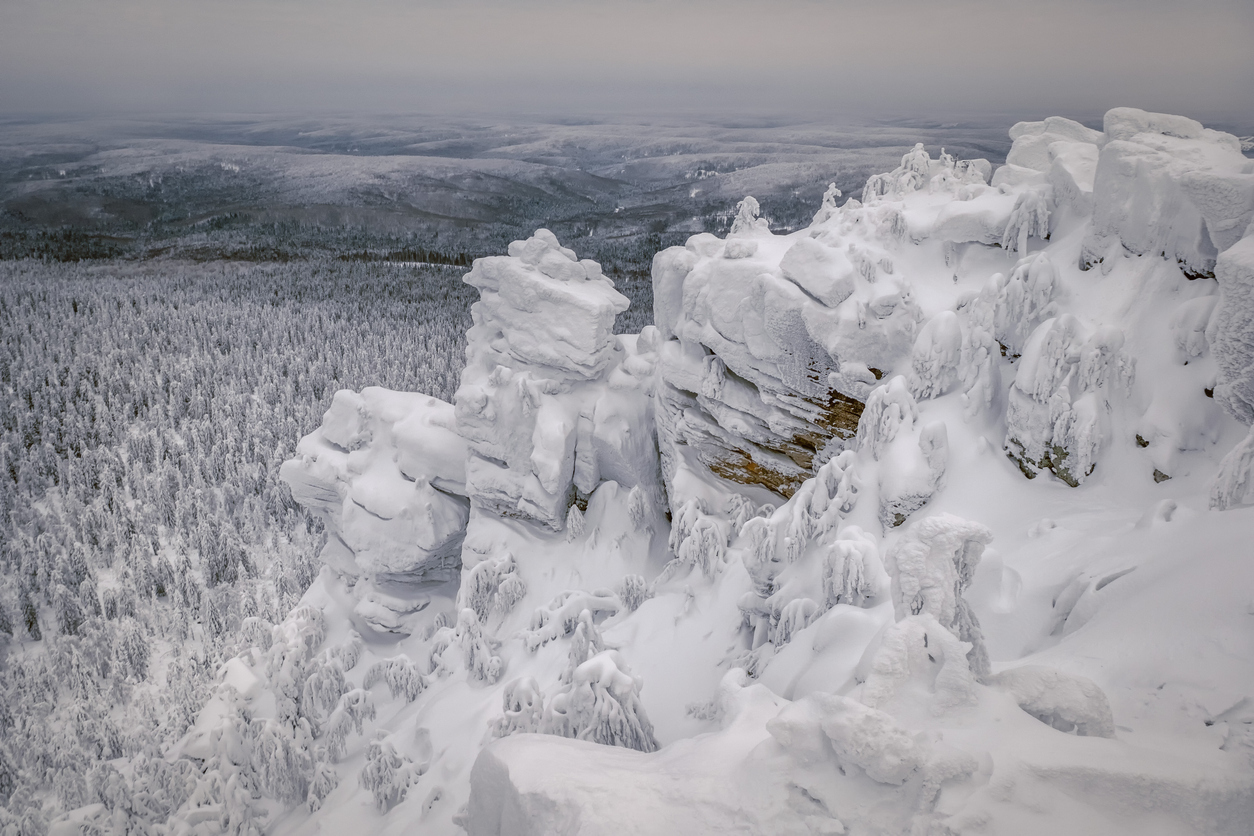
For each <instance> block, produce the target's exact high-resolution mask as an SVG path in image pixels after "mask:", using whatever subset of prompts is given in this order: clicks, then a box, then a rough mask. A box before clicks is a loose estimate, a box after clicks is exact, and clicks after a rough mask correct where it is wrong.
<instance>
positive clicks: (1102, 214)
mask: <svg viewBox="0 0 1254 836" xmlns="http://www.w3.org/2000/svg"><path fill="white" fill-rule="evenodd" d="M1103 129H1104V131H1105V136H1106V140H1105V144H1104V145H1103V146H1102V149H1101V154H1100V156H1099V158H1098V162H1097V170H1096V173H1095V176H1094V184H1093V201H1094V205H1093V225H1092V228H1091V230H1090V231H1089V233H1088V235H1087V237H1086V238H1085V240H1084V246H1083V250H1082V254H1081V258H1082V259H1083V261H1084V262H1085V263H1087V264H1094V263H1097V262H1100V261H1102V260H1103V258H1105V257H1106V256H1107V255H1108V254H1109V253H1110V252H1111V246H1112V244H1113V245H1118V246H1121V247H1122V248H1123V249H1125V250H1127V251H1128V252H1131V253H1134V254H1136V255H1144V254H1152V255H1162V256H1164V257H1166V258H1172V259H1175V260H1176V261H1178V262H1180V265H1181V267H1182V268H1183V269H1184V270H1185V271H1186V272H1187V273H1189V274H1192V275H1210V274H1211V273H1212V272H1213V271H1214V268H1215V259H1216V258H1217V257H1218V255H1219V253H1221V252H1223V251H1224V250H1226V249H1228V248H1229V247H1231V246H1232V245H1233V244H1235V243H1236V242H1237V240H1239V239H1240V238H1241V236H1242V235H1244V233H1245V230H1246V227H1248V226H1249V224H1250V220H1251V217H1254V161H1251V160H1249V159H1248V158H1246V157H1245V156H1244V155H1243V154H1242V153H1241V142H1240V140H1238V139H1237V138H1236V137H1235V136H1232V135H1231V134H1226V133H1223V132H1221V131H1215V130H1211V129H1210V128H1204V127H1202V125H1201V124H1200V123H1199V122H1195V121H1194V120H1192V119H1187V118H1185V117H1182V116H1169V115H1166V114H1161V113H1147V112H1145V111H1143V110H1137V109H1135V108H1123V107H1121V108H1115V109H1114V110H1111V111H1109V112H1108V113H1107V114H1106V117H1105V119H1104V120H1103Z"/></svg>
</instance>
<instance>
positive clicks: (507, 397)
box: [53, 108, 1254, 836]
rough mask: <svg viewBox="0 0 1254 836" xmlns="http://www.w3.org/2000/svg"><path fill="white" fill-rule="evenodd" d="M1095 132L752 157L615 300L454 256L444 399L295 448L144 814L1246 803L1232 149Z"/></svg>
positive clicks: (353, 826)
mask: <svg viewBox="0 0 1254 836" xmlns="http://www.w3.org/2000/svg"><path fill="white" fill-rule="evenodd" d="M1102 127H1103V129H1102V130H1101V131H1097V130H1094V129H1090V128H1087V127H1085V126H1083V125H1080V124H1078V123H1076V122H1072V121H1070V120H1067V119H1062V118H1051V119H1047V120H1045V121H1043V122H1028V123H1019V124H1017V125H1015V126H1014V127H1013V128H1012V129H1011V132H1010V136H1011V138H1012V140H1013V145H1012V147H1011V150H1010V153H1009V155H1008V157H1007V161H1006V164H1005V165H1002V166H1000V167H997V168H996V170H994V169H993V166H991V165H990V164H989V163H988V162H987V161H985V160H978V159H977V160H959V159H954V158H953V157H951V156H950V155H948V154H945V153H944V152H941V153H940V155H939V157H938V158H933V157H932V156H931V155H930V154H929V153H928V152H927V151H926V150H925V149H924V146H923V145H922V144H920V145H918V146H917V147H916V148H915V149H914V150H912V151H910V152H909V153H907V154H906V155H905V156H904V157H903V158H902V159H901V164H900V166H899V167H897V168H895V169H894V170H892V171H889V172H886V173H883V174H878V175H875V176H872V177H871V178H870V180H869V181H867V183H866V185H865V187H864V189H863V190H862V192H861V194H859V195H856V196H854V198H852V199H843V200H842V195H841V194H840V193H839V191H838V190H837V189H836V187H835V186H833V187H832V188H830V189H829V190H828V193H827V195H826V196H825V197H824V199H823V201H822V204H821V205H820V206H818V207H817V211H816V214H815V215H814V218H813V222H812V223H811V224H810V225H809V226H808V227H806V228H802V229H798V230H797V231H794V232H790V233H788V234H775V233H773V232H772V231H771V229H770V228H769V224H768V223H767V221H766V220H765V219H763V218H760V217H758V215H759V212H758V204H757V201H755V200H754V199H753V198H751V197H745V198H744V200H743V201H742V202H741V203H740V204H739V207H738V214H737V216H736V218H735V221H734V223H733V224H732V227H731V231H730V233H729V234H728V235H727V236H726V237H725V238H722V239H720V238H718V237H716V236H714V235H711V234H708V233H701V234H697V235H694V236H692V237H691V238H690V239H689V240H688V241H687V243H686V245H684V246H680V247H671V248H668V249H665V250H663V251H662V252H659V253H657V255H656V256H655V258H654V260H653V273H652V279H653V298H654V316H653V321H654V324H653V325H650V326H648V327H645V328H644V329H643V330H642V331H641V332H640V333H639V334H631V335H616V334H615V328H614V324H615V319H616V317H617V316H619V315H620V314H622V313H623V312H624V311H625V310H626V309H627V307H628V300H627V298H626V297H624V296H623V295H621V294H620V293H619V292H618V291H617V290H616V289H615V288H614V286H613V284H612V282H611V281H610V280H609V279H607V278H606V277H605V276H604V275H603V274H602V271H601V267H600V265H599V264H597V263H596V262H594V261H590V260H586V259H585V260H581V259H580V258H579V255H578V253H577V252H575V251H573V250H572V249H570V248H568V247H566V246H563V244H562V242H560V241H559V240H558V239H557V238H556V237H555V236H554V235H553V234H552V233H551V232H549V231H547V230H544V229H540V230H537V231H536V232H535V234H534V236H532V237H530V238H529V239H527V240H521V241H516V242H514V243H513V244H511V245H510V246H509V249H508V252H507V253H506V254H502V255H498V256H493V257H488V258H481V259H478V260H476V261H475V263H474V265H473V268H472V269H471V270H470V271H469V273H467V274H466V276H465V281H466V282H467V283H469V284H470V285H471V286H473V287H474V288H475V289H476V290H477V291H478V293H479V301H478V302H477V303H476V304H475V305H474V307H473V309H472V317H473V326H472V327H471V328H470V330H469V333H468V336H467V349H466V354H467V363H466V367H465V370H464V372H463V373H462V376H461V381H460V387H459V388H458V389H457V392H456V395H455V396H454V398H453V402H452V403H451V404H450V403H446V402H444V401H441V400H439V399H437V398H434V397H431V396H428V395H426V394H420V393H406V392H393V391H389V390H385V389H381V388H366V389H364V390H362V391H360V392H352V391H347V390H346V391H341V392H339V393H338V394H336V395H335V398H334V401H333V403H332V406H331V408H330V409H329V410H328V411H327V413H326V415H325V418H324V420H323V423H322V425H321V426H320V427H319V428H318V429H317V430H315V431H314V432H312V433H311V434H309V435H307V436H306V437H305V438H303V439H302V440H301V442H300V444H299V447H298V450H297V456H296V457H295V458H293V459H292V460H290V461H288V462H287V463H286V464H285V465H284V466H283V469H282V477H283V479H284V480H285V481H286V482H287V483H288V484H289V485H290V487H291V491H292V494H293V496H294V497H295V499H296V500H297V501H298V502H299V503H301V504H302V505H303V506H304V507H305V508H306V509H308V510H309V511H310V512H312V513H314V514H316V515H318V516H319V517H321V519H322V520H323V522H324V523H325V526H326V529H327V531H328V532H329V533H330V537H329V539H328V541H327V544H326V546H325V547H324V549H323V552H322V555H321V557H322V569H321V572H320V574H318V576H317V579H316V580H315V581H314V583H313V585H312V586H311V587H310V588H309V590H308V591H307V592H306V593H305V595H304V598H303V599H302V601H301V605H300V606H299V607H298V608H296V609H295V610H294V611H292V612H291V614H290V615H288V616H287V617H286V619H284V620H282V621H281V623H278V624H269V623H268V622H260V621H258V622H257V623H255V624H253V625H252V626H253V628H254V629H253V635H254V636H255V644H254V646H253V647H251V649H249V650H247V651H246V652H244V653H242V654H240V655H239V656H237V657H235V658H233V659H231V660H230V661H228V662H227V663H226V664H225V665H224V666H223V667H222V668H221V670H220V672H219V675H218V683H219V684H218V685H217V686H216V688H215V689H214V691H213V693H212V696H211V698H210V699H209V701H208V703H207V704H206V705H205V706H204V707H203V709H202V710H201V711H200V713H199V716H198V717H197V719H196V722H195V723H194V724H193V726H192V727H191V729H190V731H189V732H188V734H187V735H186V736H185V738H184V739H183V740H182V741H181V743H180V745H179V747H178V748H177V750H176V751H175V752H172V753H170V756H171V757H175V756H177V757H182V758H185V759H190V760H192V761H193V762H194V763H195V764H196V765H197V767H198V768H202V771H203V774H204V775H205V776H207V777H206V778H205V780H204V781H203V782H202V784H203V786H199V787H198V788H197V789H196V791H195V792H193V793H191V794H190V796H189V797H188V798H187V800H186V802H185V803H183V805H182V807H181V808H180V809H179V810H177V812H175V814H174V815H173V818H172V819H171V821H170V824H169V827H168V830H169V832H170V833H177V834H215V833H222V832H229V833H249V832H265V833H270V834H276V836H286V834H305V833H380V834H391V833H395V834H400V833H421V834H433V836H440V835H442V834H450V835H451V834H459V833H467V832H468V833H469V834H471V836H490V835H491V834H502V836H504V834H510V836H522V835H523V834H536V835H537V836H539V834H584V835H585V836H594V834H635V833H638V834H670V833H674V834H686V835H687V836H695V834H705V833H708V834H727V833H744V834H797V835H798V836H802V834H846V833H848V834H917V836H924V834H1020V835H1024V836H1026V835H1027V834H1051V835H1052V834H1138V836H1143V835H1144V834H1154V836H1166V835H1167V834H1233V836H1238V834H1249V833H1250V832H1251V828H1254V430H1252V429H1251V423H1252V422H1254V160H1251V159H1249V158H1247V157H1246V156H1245V155H1244V154H1243V152H1242V147H1241V142H1240V141H1239V140H1238V139H1237V138H1236V137H1234V136H1232V135H1229V134H1226V133H1221V132H1217V131H1214V130H1210V129H1207V128H1204V127H1203V126H1202V125H1200V124H1199V123H1197V122H1195V121H1193V120H1190V119H1187V118H1183V117H1178V116H1168V115H1162V114H1155V113H1146V112H1144V111H1139V110H1134V109H1130V108H1118V109H1115V110H1112V111H1110V112H1109V113H1107V114H1106V116H1105V120H1104V124H1103V126H1102ZM567 243H571V242H567ZM575 246H577V244H575ZM103 815H105V814H104V812H103V809H102V808H101V807H100V805H95V806H93V807H85V808H82V809H81V810H78V811H76V812H75V813H74V814H72V815H71V816H69V817H67V818H63V819H61V820H60V821H59V822H55V823H54V824H53V829H54V831H55V832H57V833H72V832H88V831H89V830H90V828H91V827H93V826H95V825H93V819H92V817H93V816H103Z"/></svg>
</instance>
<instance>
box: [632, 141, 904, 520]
mask: <svg viewBox="0 0 1254 836" xmlns="http://www.w3.org/2000/svg"><path fill="white" fill-rule="evenodd" d="M924 156H925V157H926V154H925V155H924ZM834 199H835V195H833V194H831V193H829V198H828V200H827V202H826V203H825V205H824V207H823V208H822V209H820V211H819V214H818V215H817V216H816V222H815V224H814V225H812V226H811V227H810V228H809V229H808V230H806V231H804V232H803V233H797V234H794V235H789V236H775V235H772V234H771V233H770V231H769V230H768V229H766V228H765V223H764V222H763V221H761V219H757V222H756V223H755V222H754V218H753V215H754V213H755V208H756V203H753V204H751V203H750V202H749V201H750V200H751V199H746V201H745V203H744V204H742V210H741V213H742V218H743V219H744V222H743V223H739V225H738V228H737V229H735V230H734V231H733V232H732V234H731V235H729V236H728V238H727V240H725V241H721V240H719V239H718V238H715V237H714V236H713V235H709V234H701V235H696V236H693V237H692V238H691V239H689V240H688V243H687V244H686V245H685V246H684V247H672V248H670V249H668V250H665V251H663V252H661V253H659V254H658V255H657V256H656V257H655V258H654V261H653V285H654V309H655V311H654V317H655V321H656V323H657V328H658V332H659V335H660V336H661V338H662V339H663V340H664V342H663V343H662V345H661V348H660V350H659V357H660V362H661V378H662V384H661V388H660V390H659V392H658V410H657V413H658V414H657V423H658V432H659V437H660V439H661V448H662V456H663V471H664V473H666V474H667V478H668V479H673V476H674V472H675V470H676V468H677V467H678V464H679V463H678V461H677V457H679V456H681V455H683V454H684V453H683V451H685V450H687V451H691V452H692V453H693V454H694V455H695V457H696V459H697V460H698V461H699V462H700V464H701V465H703V466H704V467H706V468H708V469H709V470H710V471H712V472H713V473H715V474H717V475H718V476H721V477H723V478H725V479H728V480H730V481H733V482H739V483H745V484H756V485H762V486H764V487H766V488H769V489H770V490H772V491H774V492H776V493H777V494H780V495H782V496H785V497H787V496H791V495H792V494H793V492H795V491H796V490H797V488H798V487H799V486H800V484H801V483H802V482H803V481H804V480H805V479H807V478H808V477H809V476H810V475H812V474H813V472H814V469H815V467H816V466H817V465H819V464H822V462H824V461H826V460H827V459H828V458H830V457H831V456H832V455H833V454H834V453H836V452H839V451H840V450H841V449H843V448H844V447H845V446H846V445H847V444H848V442H849V441H850V440H851V439H852V438H853V436H854V433H855V432H856V431H857V426H858V419H859V417H860V416H861V414H862V408H863V403H864V401H865V399H866V397H867V395H868V393H869V392H870V390H871V388H872V387H874V386H875V385H876V382H877V381H878V380H879V379H880V378H881V377H883V375H884V371H883V370H884V369H888V368H891V366H892V365H893V364H894V363H896V362H897V360H898V358H900V357H901V356H902V355H903V354H904V353H906V352H908V351H909V348H910V346H911V345H912V343H913V340H914V332H915V327H916V324H917V319H918V309H917V307H916V306H915V304H914V302H913V299H912V297H911V290H910V285H909V283H908V282H907V281H906V280H905V279H904V278H903V277H901V276H900V275H898V274H897V273H896V272H895V271H894V268H893V263H892V258H891V255H890V253H889V247H890V246H891V242H892V241H893V240H896V239H897V237H898V236H899V235H901V234H903V230H904V227H902V226H901V220H900V217H899V216H896V215H895V214H894V213H893V211H892V210H888V211H880V210H878V209H873V208H869V207H865V206H863V205H862V204H861V203H859V202H858V201H850V202H849V203H848V204H846V206H845V207H843V208H837V207H836V206H835V204H834Z"/></svg>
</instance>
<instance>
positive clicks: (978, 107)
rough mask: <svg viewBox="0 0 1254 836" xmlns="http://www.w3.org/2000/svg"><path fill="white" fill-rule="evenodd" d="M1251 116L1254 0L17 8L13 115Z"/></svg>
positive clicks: (58, 2)
mask: <svg viewBox="0 0 1254 836" xmlns="http://www.w3.org/2000/svg"><path fill="white" fill-rule="evenodd" d="M1115 105H1132V106H1137V107H1143V108H1146V109H1151V110H1166V111H1172V112H1180V113H1187V114H1189V115H1193V116H1197V117H1200V118H1205V119H1212V120H1226V121H1232V122H1236V123H1240V124H1249V123H1250V122H1252V121H1254V0H1189V2H1185V0H1178V1H1177V2H1165V1H1164V0H1092V2H1077V0H1058V2H1054V1H1053V0H1032V2H1029V1H1028V0H960V1H959V2H947V3H946V2H919V0H880V2H868V0H857V1H856V2H855V1H854V0H848V1H846V0H832V2H821V0H774V2H769V1H768V0H757V2H740V0H722V1H721V2H711V1H710V0H695V2H673V3H665V2H657V0H618V2H614V3H602V2H592V1H591V0H584V2H575V0H514V2H508V1H507V0H467V1H466V2H452V1H451V0H411V2H403V0H355V2H331V0H199V2H191V0H0V112H8V113H14V112H23V111H41V112H56V111H81V110H89V111H105V112H124V111H178V112H220V111H276V110H280V111H311V110H312V111H366V110H369V111H414V110H424V111H445V110H463V111H487V112H492V111H496V112H528V111H531V112H535V111H548V112H562V111H565V112H572V113H577V112H589V111H596V112H605V111H615V110H631V111H641V110H662V111H680V112H683V111H692V112H746V113H749V112H752V113H763V112H791V113H824V114H840V113H851V114H886V113H893V114H905V113H919V112H922V113H928V114H933V115H944V114H954V115H960V114H961V115H968V114H969V115H976V114H980V113H992V112H997V113H1014V114H1018V113H1025V114H1031V113H1037V114H1040V115H1044V114H1046V113H1055V112H1056V113H1069V114H1077V113H1093V114H1100V113H1101V112H1103V111H1104V110H1105V109H1107V108H1108V107H1112V106H1115Z"/></svg>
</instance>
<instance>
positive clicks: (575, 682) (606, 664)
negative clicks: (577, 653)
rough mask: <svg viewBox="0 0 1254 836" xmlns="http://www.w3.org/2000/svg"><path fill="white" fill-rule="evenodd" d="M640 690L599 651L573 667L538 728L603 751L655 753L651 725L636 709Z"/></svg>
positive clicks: (609, 653)
mask: <svg viewBox="0 0 1254 836" xmlns="http://www.w3.org/2000/svg"><path fill="white" fill-rule="evenodd" d="M640 686H641V682H640V680H639V679H638V678H635V677H633V676H632V675H631V673H630V671H629V670H628V668H627V666H626V664H625V663H624V662H623V660H622V656H620V655H619V653H618V651H616V650H604V651H601V652H600V653H598V654H596V655H595V656H593V657H592V658H590V659H588V660H587V661H586V662H584V663H582V664H581V665H579V667H577V668H576V669H575V671H574V675H573V678H572V682H571V684H570V686H568V688H567V689H566V690H564V691H562V692H560V693H558V694H556V695H554V697H553V699H552V700H550V702H549V705H548V707H547V708H546V710H545V720H544V726H543V728H544V730H545V731H547V732H548V733H550V734H557V735H560V736H562V737H574V738H578V739H580V740H590V741H592V742H594V743H600V744H603V745H605V746H622V747H625V748H628V749H635V750H637V751H640V752H653V751H656V750H657V748H658V745H657V740H656V739H655V738H654V736H653V724H652V723H650V722H649V719H648V717H647V716H646V715H645V712H644V706H643V705H641V704H640Z"/></svg>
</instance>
